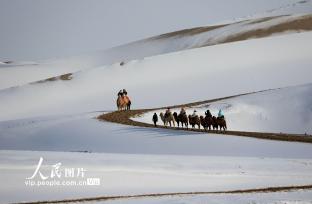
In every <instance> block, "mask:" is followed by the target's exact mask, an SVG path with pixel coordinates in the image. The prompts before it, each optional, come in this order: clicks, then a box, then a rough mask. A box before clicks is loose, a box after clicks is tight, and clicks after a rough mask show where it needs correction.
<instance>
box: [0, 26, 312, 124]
mask: <svg viewBox="0 0 312 204" xmlns="http://www.w3.org/2000/svg"><path fill="white" fill-rule="evenodd" d="M311 37H312V32H306V33H297V34H291V35H284V36H275V37H270V38H262V39H254V40H250V41H241V42H235V43H227V44H221V45H216V46H210V47H203V48H198V49H191V50H186V51H181V52H175V53H170V54H166V55H159V56H154V57H149V58H145V59H144V60H133V61H131V62H128V63H126V64H125V65H123V66H120V65H119V63H118V64H113V65H112V66H104V67H97V68H93V69H89V70H86V71H82V72H79V73H76V74H73V75H72V76H71V78H72V79H71V80H67V81H63V80H57V81H46V82H44V83H36V84H30V85H26V86H22V87H17V88H11V89H6V90H2V91H0V112H1V115H0V120H2V121H4V120H14V119H19V118H27V117H36V116H44V115H50V114H58V115H59V114H72V113H81V112H90V111H98V110H103V109H104V110H113V109H115V100H116V93H117V92H118V90H119V89H121V88H127V90H128V91H129V94H130V97H131V98H132V102H133V108H146V107H161V106H166V105H174V104H182V103H187V102H192V101H199V100H207V99H212V98H218V97H224V96H229V95H235V94H240V93H246V92H253V91H258V90H264V89H271V88H279V87H285V86H291V85H298V84H305V83H311V78H310V75H311V74H312V72H311V68H310V67H311V60H310V59H311V52H310V51H311V50H312V45H311V44H310V43H307V42H309V41H310V40H311ZM194 79H196V80H194ZM21 101H22V104H21Z"/></svg>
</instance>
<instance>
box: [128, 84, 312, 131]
mask: <svg viewBox="0 0 312 204" xmlns="http://www.w3.org/2000/svg"><path fill="white" fill-rule="evenodd" d="M311 107H312V84H308V85H303V86H295V87H288V88H283V89H277V90H270V91H265V92H259V93H255V94H250V95H244V96H239V97H236V98H232V99H227V100H222V101H218V102H213V103H210V104H203V105H200V106H194V107H188V108H186V112H187V114H192V113H193V111H194V110H196V111H197V114H198V115H202V116H205V112H206V111H207V109H209V110H210V111H211V113H212V114H213V115H215V116H217V115H218V111H219V110H220V109H222V110H223V112H224V114H225V116H226V120H227V126H228V130H238V131H256V132H283V133H297V134H305V133H307V134H312V109H311ZM165 111H166V109H164V110H158V111H152V112H148V113H145V114H144V115H141V116H140V117H135V118H133V120H136V121H140V122H145V123H150V124H152V123H153V122H152V117H153V114H154V112H156V113H157V114H158V115H159V113H160V112H163V113H164V112H165ZM171 111H172V112H177V113H179V112H180V109H172V110H171ZM159 124H161V125H162V124H163V123H162V121H161V120H160V118H159Z"/></svg>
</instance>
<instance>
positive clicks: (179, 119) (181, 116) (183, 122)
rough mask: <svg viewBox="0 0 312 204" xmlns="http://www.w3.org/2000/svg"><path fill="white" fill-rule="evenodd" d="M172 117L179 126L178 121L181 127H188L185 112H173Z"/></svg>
mask: <svg viewBox="0 0 312 204" xmlns="http://www.w3.org/2000/svg"><path fill="white" fill-rule="evenodd" d="M173 117H174V119H175V121H176V122H177V123H178V127H180V122H181V125H182V128H183V127H184V126H185V127H186V128H187V129H188V118H187V115H186V114H181V113H180V114H179V115H178V114H177V112H174V113H173Z"/></svg>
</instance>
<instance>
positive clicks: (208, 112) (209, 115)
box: [205, 110, 212, 118]
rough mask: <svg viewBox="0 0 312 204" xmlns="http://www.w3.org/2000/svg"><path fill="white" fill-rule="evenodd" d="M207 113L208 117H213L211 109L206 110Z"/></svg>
mask: <svg viewBox="0 0 312 204" xmlns="http://www.w3.org/2000/svg"><path fill="white" fill-rule="evenodd" d="M205 115H206V116H207V117H209V118H211V117H212V115H211V113H210V110H207V111H206V112H205Z"/></svg>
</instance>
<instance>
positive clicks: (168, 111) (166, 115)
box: [165, 108, 171, 117]
mask: <svg viewBox="0 0 312 204" xmlns="http://www.w3.org/2000/svg"><path fill="white" fill-rule="evenodd" d="M170 114H171V110H170V108H167V110H166V113H165V117H168V116H169V115H170Z"/></svg>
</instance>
